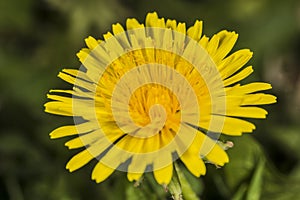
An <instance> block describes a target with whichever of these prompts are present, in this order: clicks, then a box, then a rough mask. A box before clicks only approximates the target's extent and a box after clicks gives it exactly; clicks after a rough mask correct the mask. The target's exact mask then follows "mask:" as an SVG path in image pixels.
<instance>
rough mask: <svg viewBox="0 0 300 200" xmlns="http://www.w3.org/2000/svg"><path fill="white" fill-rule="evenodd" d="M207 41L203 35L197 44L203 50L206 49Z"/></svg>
mask: <svg viewBox="0 0 300 200" xmlns="http://www.w3.org/2000/svg"><path fill="white" fill-rule="evenodd" d="M208 41H209V38H208V37H206V36H205V35H204V36H203V37H202V38H201V39H200V41H199V44H200V45H201V46H202V47H203V48H204V49H206V47H207V45H208Z"/></svg>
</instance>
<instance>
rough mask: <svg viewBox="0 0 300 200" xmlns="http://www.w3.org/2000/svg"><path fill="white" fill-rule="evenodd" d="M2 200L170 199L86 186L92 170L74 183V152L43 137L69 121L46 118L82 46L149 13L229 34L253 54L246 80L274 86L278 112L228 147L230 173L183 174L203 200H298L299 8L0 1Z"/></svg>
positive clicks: (235, 2)
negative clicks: (70, 163)
mask: <svg viewBox="0 0 300 200" xmlns="http://www.w3.org/2000/svg"><path fill="white" fill-rule="evenodd" d="M0 7H1V13H0V70H1V72H0V113H1V115H0V117H1V120H0V122H1V126H0V132H1V140H0V163H1V164H0V186H1V187H0V188H1V189H0V199H12V200H23V199H30V200H40V199H49V200H54V199H62V200H81V199H108V200H110V199H111V200H114V199H159V200H160V199H169V198H170V195H169V194H168V193H166V191H165V189H164V188H163V187H161V186H157V185H156V183H155V181H154V179H153V177H152V176H151V175H149V174H147V175H146V176H145V178H144V180H143V181H142V183H141V185H140V186H138V187H134V186H133V183H129V182H128V181H127V179H126V175H125V174H124V173H121V172H117V173H115V174H114V175H113V176H112V177H110V178H109V179H108V180H106V181H105V182H104V183H102V184H99V185H98V184H96V183H94V182H93V181H92V180H90V174H91V171H92V168H93V166H94V164H95V163H90V164H89V165H88V166H86V167H84V168H83V169H80V170H78V171H77V172H74V173H72V174H70V173H69V172H67V170H65V169H64V166H65V163H66V162H67V160H68V159H69V158H70V157H71V156H72V155H74V154H75V153H76V152H75V151H71V152H70V151H68V150H67V149H66V148H65V147H64V145H63V144H64V142H65V141H66V140H64V139H62V140H57V141H55V142H54V141H51V140H50V139H49V136H48V133H49V132H50V131H51V130H52V129H54V128H55V127H58V126H60V125H62V124H68V123H69V124H72V119H67V118H64V117H58V116H51V115H48V114H45V113H44V112H43V106H42V105H43V104H44V103H45V102H46V101H47V100H46V93H47V92H48V90H49V89H50V88H53V87H55V88H71V86H70V85H68V84H66V83H64V82H63V81H61V80H59V79H58V78H56V75H57V74H58V72H59V71H60V70H61V69H62V68H67V67H69V68H78V67H79V65H80V63H79V62H78V60H77V58H76V57H75V54H76V52H78V51H79V50H80V48H82V47H84V38H85V37H87V36H89V35H92V36H94V37H96V38H101V35H102V34H103V33H106V32H107V31H109V30H110V29H111V27H110V26H111V24H112V23H116V22H120V23H121V24H124V23H125V19H126V18H128V17H136V18H137V19H139V20H140V21H142V20H143V19H144V17H145V15H146V13H147V12H149V11H157V12H158V14H159V15H160V16H163V17H165V18H175V19H177V20H178V21H186V22H187V24H188V25H191V24H192V23H193V21H195V20H196V19H202V20H204V32H205V33H206V34H207V35H212V34H213V33H215V32H217V31H219V30H221V29H229V30H235V31H236V32H238V33H239V35H240V39H239V41H238V44H237V47H236V48H237V49H240V48H244V47H247V48H250V49H251V50H253V51H254V58H253V59H252V61H251V63H250V64H252V65H253V66H254V69H255V74H254V76H252V79H255V80H258V77H259V79H263V80H265V81H268V82H271V83H272V85H273V86H274V89H273V91H272V92H273V93H275V94H276V95H277V96H278V97H279V101H278V103H277V105H275V106H270V107H266V108H267V109H268V111H269V117H268V119H267V120H265V121H263V122H258V121H255V123H256V124H257V130H256V131H255V132H254V134H252V135H249V134H245V135H243V136H242V137H237V138H234V137H226V138H224V139H228V140H232V141H233V142H234V144H235V146H234V148H232V149H230V150H228V153H229V156H230V163H229V164H227V165H226V166H225V167H224V168H221V169H216V168H215V167H214V166H212V165H207V166H208V170H207V175H206V176H204V177H201V178H195V177H193V176H192V175H191V174H190V173H188V172H187V171H186V169H184V168H182V169H181V170H182V172H183V174H184V176H185V177H186V179H187V181H188V182H189V183H190V185H191V187H192V189H193V191H194V192H195V193H196V194H197V195H198V196H199V197H201V199H221V200H222V199H234V200H240V199H247V200H252V199H253V200H256V199H263V200H264V199H266V200H269V199H272V200H289V199H300V193H299V190H300V162H299V160H300V145H299V144H300V136H299V133H300V127H299V117H300V103H299V102H300V81H299V80H300V70H299V65H300V60H299V51H300V49H299V47H300V40H299V30H300V29H299V28H300V26H299V10H300V4H299V2H298V1H297V0H286V1H279V0H273V1H271V0H262V1H261V0H247V1H242V0H229V1H221V0H214V1H208V0H202V1H196V0H165V1H161V0H151V1H143V0H127V1H123V0H110V1H105V0H100V1H98V0H89V1H79V0H76V1H71V0H66V1H60V0H47V1H33V0H22V1H14V0H12V1H4V0H1V1H0Z"/></svg>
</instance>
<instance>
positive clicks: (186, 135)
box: [45, 13, 276, 184]
mask: <svg viewBox="0 0 300 200" xmlns="http://www.w3.org/2000/svg"><path fill="white" fill-rule="evenodd" d="M237 38H238V35H237V34H236V33H235V32H229V31H226V30H224V31H221V32H219V33H217V34H215V35H214V36H213V37H212V38H208V37H207V36H205V35H202V22H201V21H198V20H197V21H196V22H195V24H194V25H193V26H191V27H189V28H186V25H185V23H177V22H176V21H175V20H169V19H168V20H165V19H164V18H159V17H158V16H157V14H156V13H149V14H148V15H147V17H146V20H145V24H142V23H139V22H138V21H137V20H136V19H127V21H126V29H125V28H123V26H122V25H120V24H114V25H113V26H112V33H110V32H108V33H107V34H104V35H103V40H96V39H94V38H93V37H88V38H87V39H86V45H87V48H83V49H82V50H81V51H80V52H79V53H78V54H77V56H78V57H79V60H80V61H81V63H82V66H81V68H80V69H79V70H75V69H63V70H62V72H60V73H59V75H58V76H59V77H60V78H61V79H63V80H64V81H66V82H68V83H70V84H72V85H73V89H72V90H50V92H49V94H48V98H49V99H51V100H52V101H50V102H48V103H46V104H45V111H46V112H48V113H52V114H57V115H63V116H73V117H74V122H75V124H74V125H67V126H63V127H59V128H57V129H55V130H54V131H53V132H52V133H51V134H50V137H51V138H52V139H54V138H61V137H65V136H76V137H75V138H74V137H73V138H72V139H71V140H70V141H68V142H67V143H66V144H65V145H66V146H67V147H69V149H76V148H84V150H82V151H81V152H80V153H78V154H77V155H75V156H74V157H73V158H72V159H71V160H70V161H69V162H68V164H67V166H66V167H67V169H69V170H70V171H74V170H77V169H78V168H81V167H82V166H84V165H86V164H87V163H88V162H89V161H91V160H92V159H95V158H96V159H98V163H97V165H96V166H95V168H94V170H93V172H92V179H94V180H95V181H96V182H102V181H104V180H105V179H107V178H108V177H109V176H110V175H111V174H112V173H113V172H114V171H115V170H116V169H117V170H122V171H126V172H127V177H128V179H129V180H130V181H133V180H139V179H140V178H141V176H142V175H143V173H145V172H150V171H152V172H153V174H154V177H155V179H156V180H157V182H158V183H159V184H168V183H169V182H170V180H171V177H172V174H173V162H174V161H175V160H176V159H180V160H181V161H182V162H183V164H184V165H185V166H186V167H187V169H188V170H189V171H190V172H191V173H192V174H193V175H195V176H197V177H199V176H200V175H204V174H205V172H206V167H205V164H204V160H207V161H209V162H211V163H213V164H215V165H218V166H223V165H224V164H225V163H227V162H228V161H229V159H228V156H227V154H226V152H225V150H224V148H223V147H222V144H221V143H220V142H218V138H219V135H220V134H226V135H232V136H238V135H241V134H242V133H245V132H252V131H253V130H254V129H255V126H254V124H252V123H250V122H248V121H246V120H245V119H244V118H265V117H266V114H267V111H265V110H264V109H262V108H260V107H258V106H259V105H264V104H271V103H274V102H276V97H275V96H273V95H270V94H264V93H261V92H260V91H263V90H268V89H271V85H270V84H268V83H258V82H255V83H249V84H245V85H241V84H239V81H241V80H243V79H245V78H246V77H248V76H249V75H250V74H251V73H252V72H253V69H252V66H248V67H244V68H243V66H244V65H245V64H246V63H247V62H248V61H249V59H250V58H251V57H252V52H251V51H250V50H248V49H242V50H238V51H236V52H234V53H232V54H230V52H231V50H232V48H233V46H234V44H235V43H236V41H237ZM229 54H230V55H229Z"/></svg>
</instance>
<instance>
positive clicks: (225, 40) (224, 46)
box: [213, 30, 238, 63]
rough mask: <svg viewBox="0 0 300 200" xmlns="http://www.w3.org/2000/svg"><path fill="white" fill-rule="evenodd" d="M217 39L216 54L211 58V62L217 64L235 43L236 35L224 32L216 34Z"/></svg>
mask: <svg viewBox="0 0 300 200" xmlns="http://www.w3.org/2000/svg"><path fill="white" fill-rule="evenodd" d="M217 36H218V37H219V46H218V49H217V52H216V53H215V55H214V56H213V60H214V61H215V62H216V63H219V61H221V60H222V59H223V58H224V57H225V56H226V55H227V54H228V53H229V52H230V51H231V49H232V48H233V46H234V44H235V43H236V41H237V38H238V34H236V33H235V32H228V31H226V30H224V31H221V32H219V33H217Z"/></svg>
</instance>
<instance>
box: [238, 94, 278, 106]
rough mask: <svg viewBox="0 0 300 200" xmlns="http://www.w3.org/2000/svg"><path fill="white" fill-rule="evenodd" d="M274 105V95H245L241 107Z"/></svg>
mask: <svg viewBox="0 0 300 200" xmlns="http://www.w3.org/2000/svg"><path fill="white" fill-rule="evenodd" d="M272 103H276V97H275V96H274V95H271V94H263V93H257V94H248V95H245V96H244V99H243V102H242V103H241V105H242V106H244V105H264V104H272Z"/></svg>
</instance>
